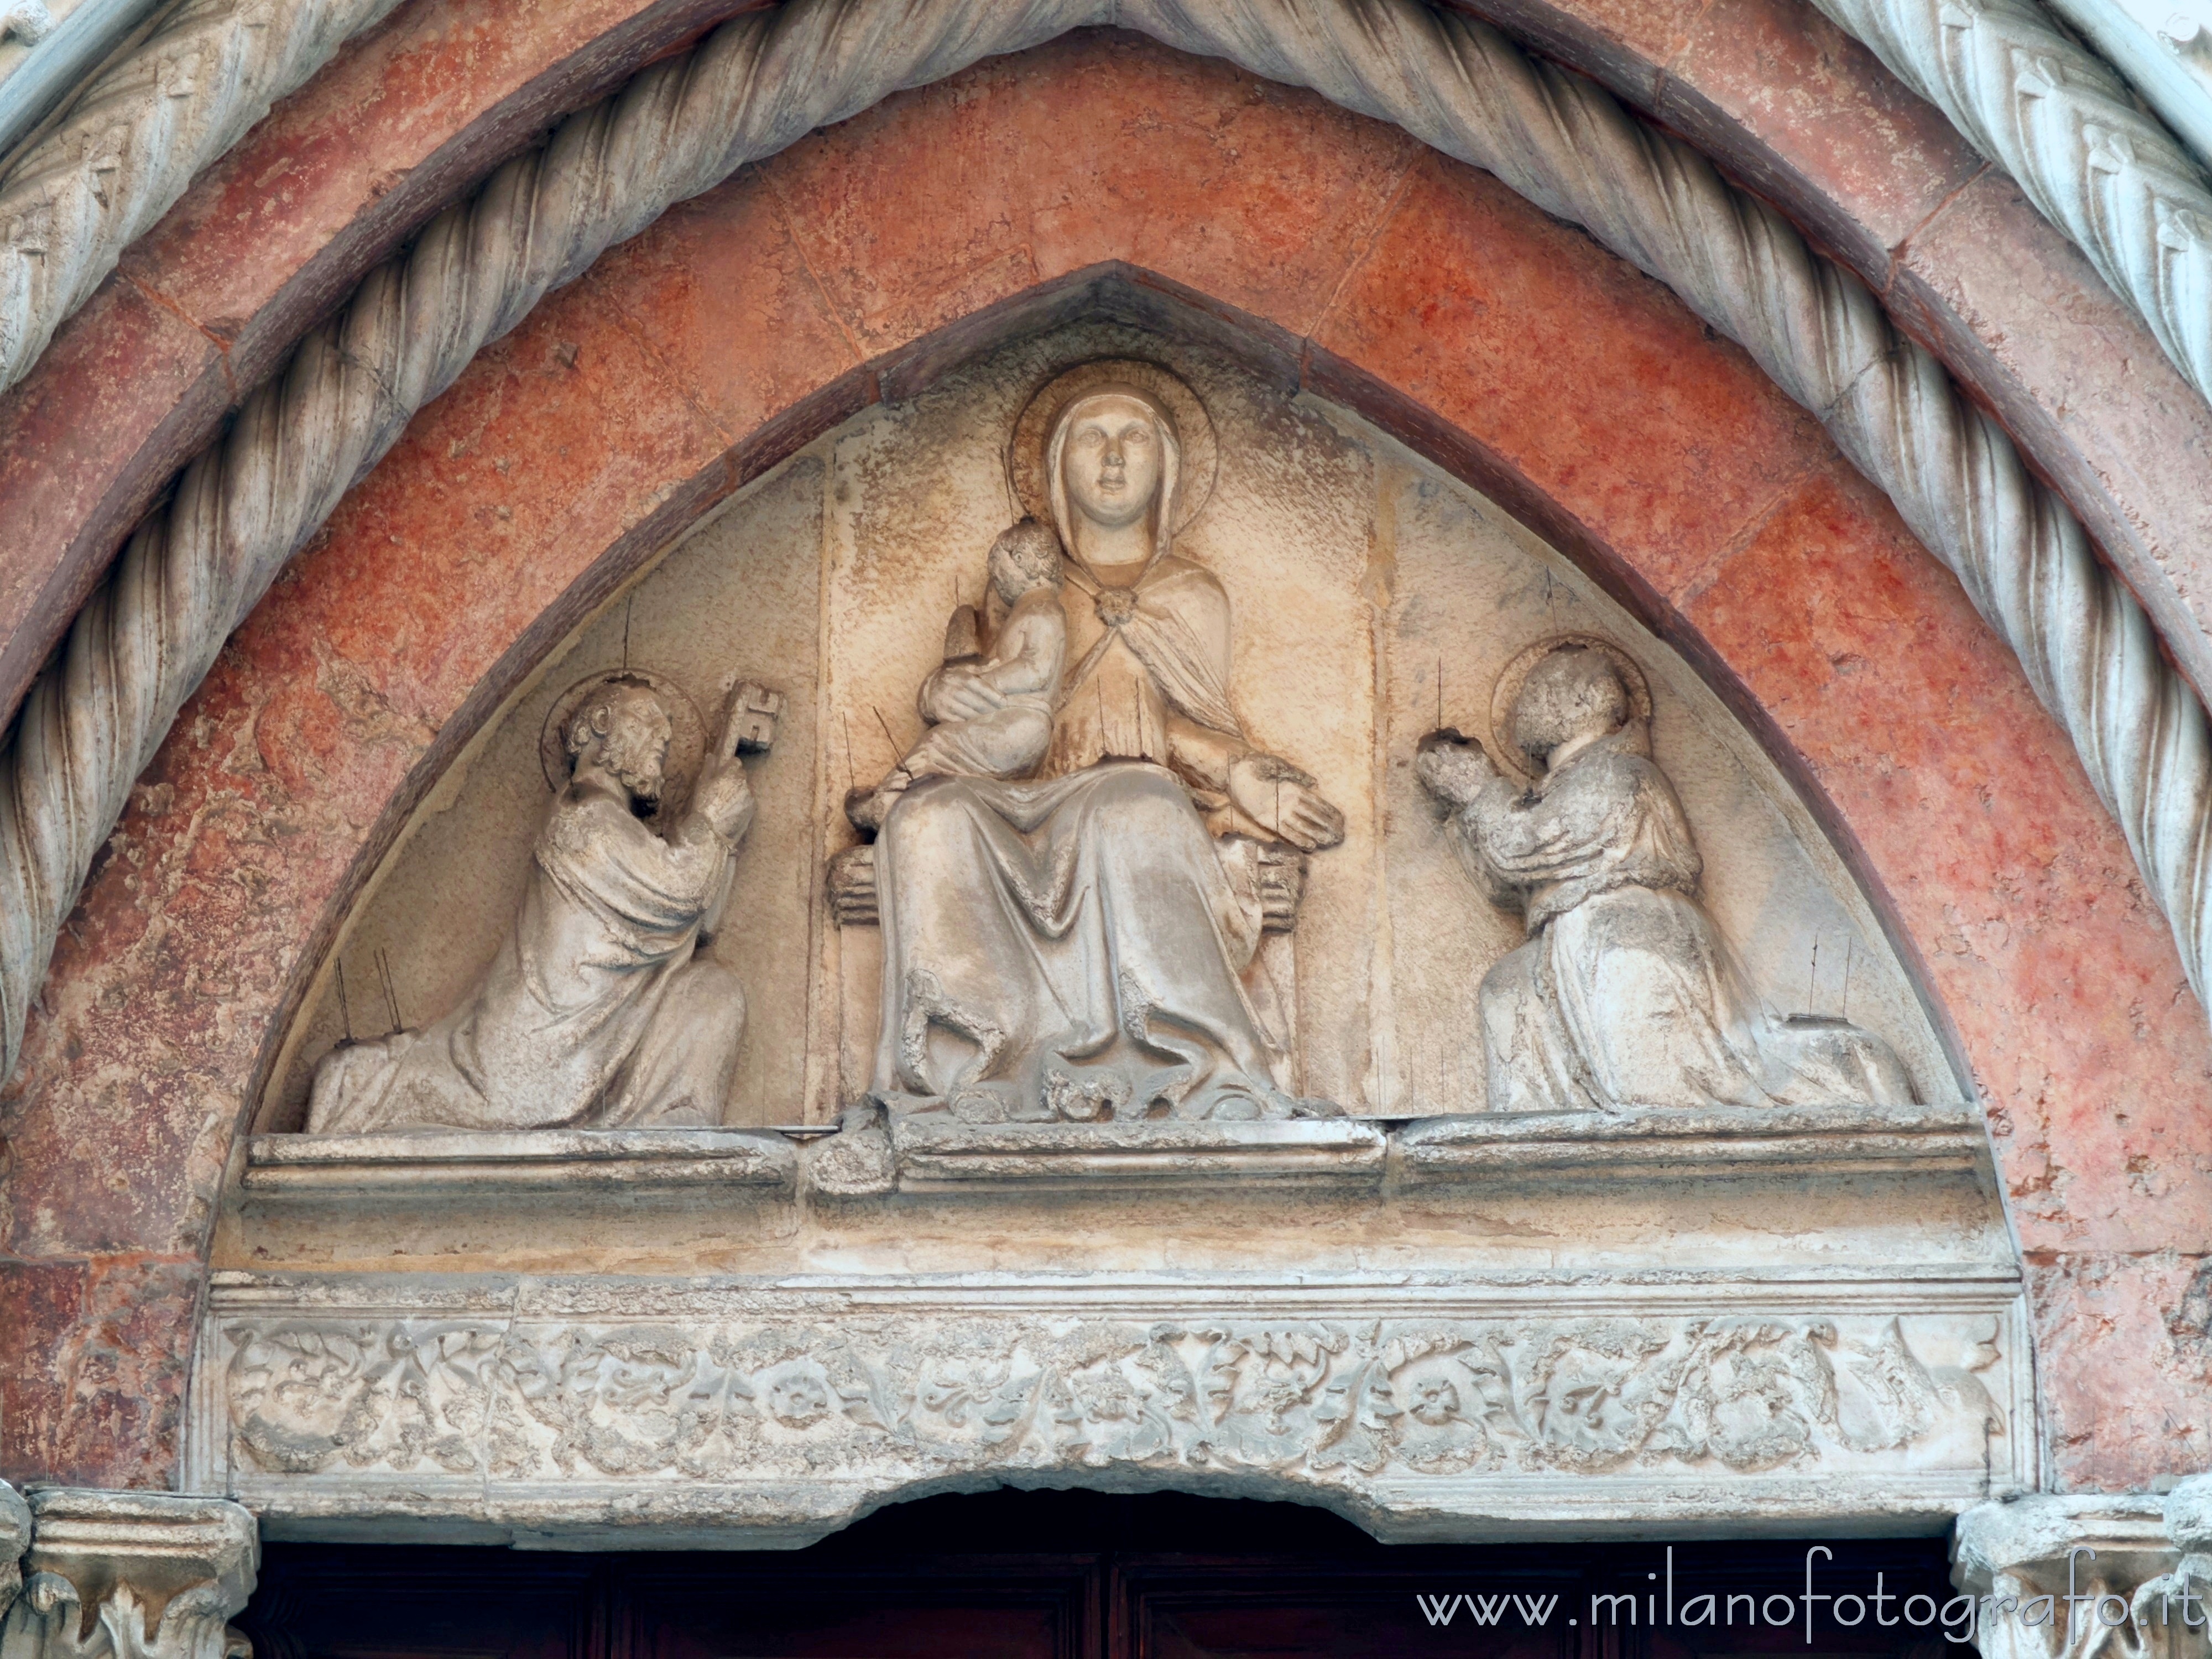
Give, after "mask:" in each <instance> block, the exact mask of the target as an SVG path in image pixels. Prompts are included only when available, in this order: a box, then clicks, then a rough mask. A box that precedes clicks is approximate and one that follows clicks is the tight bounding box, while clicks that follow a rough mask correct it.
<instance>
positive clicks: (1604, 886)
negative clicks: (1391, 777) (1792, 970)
mask: <svg viewBox="0 0 2212 1659" xmlns="http://www.w3.org/2000/svg"><path fill="white" fill-rule="evenodd" d="M1650 720H1651V696H1650V690H1649V688H1648V686H1647V685H1646V684H1645V681H1644V676H1643V673H1642V671H1640V670H1639V669H1638V666H1637V665H1636V664H1635V662H1634V660H1633V659H1631V658H1630V657H1629V656H1628V655H1627V653H1625V652H1623V651H1622V650H1620V647H1617V646H1615V645H1613V643H1612V642H1611V641H1606V640H1602V639H1600V638H1598V637H1596V636H1595V635H1566V636H1561V637H1559V638H1554V639H1550V640H1544V641H1539V642H1537V643H1536V644H1534V645H1533V646H1531V647H1528V649H1527V650H1526V651H1523V652H1522V653H1521V654H1520V655H1519V656H1518V657H1517V658H1516V659H1515V660H1514V661H1513V662H1512V663H1511V664H1510V665H1508V666H1507V668H1506V670H1505V671H1504V673H1503V674H1502V675H1501V676H1500V677H1499V679H1498V686H1497V690H1496V694H1495V696H1494V697H1493V699H1492V720H1491V724H1492V745H1491V747H1490V748H1489V749H1488V750H1486V749H1485V748H1484V746H1483V745H1482V744H1480V743H1478V742H1474V741H1471V740H1469V739H1468V738H1465V737H1462V735H1461V734H1460V733H1459V732H1455V731H1449V730H1444V731H1438V732H1432V733H1431V734H1430V735H1429V736H1428V737H1426V738H1424V739H1423V740H1422V742H1421V744H1420V749H1419V755H1418V757H1417V759H1416V762H1415V767H1416V771H1417V775H1419V779H1420V781H1421V782H1422V784H1423V786H1424V787H1425V788H1426V789H1427V790H1428V791H1429V793H1431V795H1433V796H1434V797H1435V798H1436V799H1437V800H1438V801H1439V802H1441V803H1442V804H1443V806H1444V808H1445V809H1446V810H1447V811H1448V813H1449V823H1450V828H1451V831H1452V834H1453V837H1454V840H1455V843H1456V845H1457V848H1458V849H1459V851H1460V853H1461V854H1462V857H1463V860H1464V862H1465V864H1466V866H1467V868H1468V872H1469V873H1470V874H1471V875H1472V876H1473V877H1474V880H1475V881H1476V883H1477V884H1479V885H1480V887H1481V889H1482V890H1483V891H1484V893H1485V894H1486V896H1488V897H1489V899H1490V900H1491V902H1492V903H1495V904H1498V905H1500V906H1503V907H1504V908H1509V909H1511V910H1515V911H1518V912H1520V913H1521V914H1522V915H1523V916H1524V917H1525V918H1526V921H1527V924H1528V942H1527V943H1525V944H1523V945H1521V946H1519V947H1518V948H1517V949H1516V950H1513V951H1510V952H1508V953H1507V954H1506V955H1505V956H1504V957H1502V958H1501V959H1500V960H1498V962H1496V963H1493V964H1492V966H1491V968H1490V969H1489V970H1488V972H1487V973H1486V974H1485V975H1484V977H1483V981H1482V986H1481V992H1480V1009H1481V1018H1482V1031H1483V1044H1484V1048H1485V1052H1486V1059H1487V1069H1488V1078H1489V1104H1490V1109H1492V1110H1493V1111H1524V1112H1564V1111H1586V1110H1590V1109H1619V1108H1623V1107H1632V1106H1661V1107H1667V1106H1679V1107H1704V1106H1765V1105H1770V1104H1789V1105H1814V1104H1832V1103H1875V1104H1882V1105H1889V1104H1908V1103H1911V1100H1912V1087H1911V1081H1910V1080H1909V1079H1908V1078H1907V1077H1906V1075H1905V1068H1904V1066H1902V1065H1901V1064H1900V1063H1899V1060H1898V1058H1897V1056H1896V1054H1894V1053H1893V1051H1892V1050H1891V1048H1890V1047H1889V1045H1888V1044H1887V1043H1886V1042H1883V1041H1882V1040H1881V1038H1880V1037H1878V1036H1875V1035H1874V1034H1873V1033H1872V1032H1870V1031H1867V1030H1862V1029H1861V1028H1859V1027H1858V1026H1856V1025H1853V1024H1850V1023H1849V1022H1848V1021H1845V1020H1843V1019H1840V1018H1826V1017H1810V1016H1802V1015H1801V1016H1792V1017H1790V1018H1778V1017H1776V1016H1775V1015H1773V1014H1772V1013H1771V1012H1769V1011H1768V1010H1767V1008H1766V1006H1765V1004H1763V1003H1762V1002H1761V1001H1760V1000H1759V999H1758V998H1757V997H1756V996H1755V995H1754V994H1753V993H1752V991H1751V989H1750V988H1749V987H1748V986H1747V983H1746V981H1745V975H1744V973H1743V970H1742V969H1741V967H1740V966H1739V965H1738V963H1737V962H1736V959H1735V955H1734V953H1733V952H1732V951H1730V949H1729V945H1728V942H1727V941H1726V940H1725V939H1723V937H1722V935H1721V933H1720V931H1719V930H1718V929H1717V927H1714V925H1713V923H1712V921H1711V918H1710V917H1709V916H1707V915H1706V914H1705V909H1704V908H1703V907H1702V906H1701V905H1700V904H1699V901H1698V886H1699V878H1700V876H1701V875H1702V873H1703V868H1704V866H1703V860H1701V859H1700V858H1699V853H1698V848H1697V843H1696V842H1695V840H1694V839H1693V838H1692V836H1691V832H1690V826H1689V821H1688V819H1687V818H1686V817H1685V815H1684V813H1683V811H1682V807H1681V803H1680V801H1679V800H1678V799H1676V796H1675V793H1674V786H1673V784H1672V783H1671V782H1670V781H1668V777H1667V775H1666V773H1665V772H1664V771H1662V769H1660V767H1659V766H1658V765H1657V763H1655V762H1654V761H1653V760H1652V758H1651V739H1650Z"/></svg>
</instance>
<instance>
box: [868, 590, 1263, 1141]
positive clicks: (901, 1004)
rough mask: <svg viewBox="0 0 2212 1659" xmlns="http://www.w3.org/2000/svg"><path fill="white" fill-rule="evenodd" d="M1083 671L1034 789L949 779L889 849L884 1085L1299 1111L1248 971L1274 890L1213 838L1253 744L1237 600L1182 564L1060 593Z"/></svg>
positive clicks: (1065, 694)
mask: <svg viewBox="0 0 2212 1659" xmlns="http://www.w3.org/2000/svg"><path fill="white" fill-rule="evenodd" d="M1062 598H1063V603H1064V604H1065V605H1066V611H1067V618H1068V646H1067V655H1068V659H1069V663H1070V667H1069V670H1068V672H1067V675H1066V680H1065V682H1064V685H1063V689H1062V693H1061V696H1060V702H1059V706H1058V708H1057V709H1056V710H1055V713H1054V721H1053V731H1052V739H1051V743H1050V745H1049V747H1048V751H1047V755H1046V758H1045V761H1044V763H1043V765H1042V768H1041V769H1040V772H1039V775H1038V777H1037V779H1036V781H1032V782H1022V783H999V782H993V781H986V780H974V779H964V778H948V777H940V778H933V779H928V780H926V781H922V782H921V783H917V784H916V785H915V786H914V787H913V788H912V789H910V790H908V792H907V793H906V794H905V795H904V796H903V797H902V798H901V799H900V800H899V801H898V803H897V804H896V805H895V806H893V807H892V808H891V811H890V814H889V816H888V817H886V818H885V820H884V828H883V834H882V836H881V839H880V840H879V841H878V843H877V848H876V883H877V895H878V911H879V914H880V915H881V918H882V926H883V939H884V981H883V997H884V1019H883V1025H882V1032H881V1036H880V1039H879V1041H878V1048H877V1054H876V1066H875V1082H874V1092H875V1094H876V1095H877V1096H878V1097H879V1098H881V1099H883V1100H884V1101H885V1102H886V1103H888V1104H890V1105H891V1106H893V1107H894V1108H896V1109H900V1110H927V1109H951V1111H952V1112H953V1113H954V1114H955V1115H958V1116H961V1117H963V1118H969V1119H975V1120H978V1121H997V1120H1009V1119H1012V1120H1023V1119H1038V1120H1042V1119H1060V1118H1091V1117H1105V1116H1142V1115H1147V1114H1148V1113H1151V1114H1158V1113H1159V1112H1163V1111H1164V1112H1168V1113H1171V1114H1173V1115H1177V1116H1182V1117H1209V1116H1213V1117H1254V1116H1261V1115H1267V1116H1280V1115H1285V1114H1287V1113H1289V1112H1291V1111H1292V1110H1294V1109H1298V1108H1297V1103H1294V1102H1292V1101H1291V1099H1290V1098H1289V1097H1287V1096H1286V1095H1285V1094H1284V1092H1283V1091H1281V1090H1280V1088H1279V1086H1278V1085H1277V1079H1276V1076H1275V1066H1276V1063H1277V1060H1278V1055H1277V1054H1276V1053H1275V1051H1274V1050H1273V1048H1272V1046H1271V1044H1270V1042H1269V1039H1268V1037H1267V1034H1266V1033H1265V1031H1264V1030H1263V1028H1262V1024H1261V1019H1260V1018H1259V1015H1258V1013H1257V1012H1255V1007H1254V1005H1253V1001H1252V999H1251V997H1250V995H1249V993H1248V991H1247V988H1246V985H1245V983H1244V980H1243V975H1244V972H1245V969H1247V967H1248V966H1249V964H1250V963H1251V961H1252V957H1253V953H1254V951H1255V949H1256V948H1257V946H1258V944H1259V938H1260V912H1259V907H1258V903H1257V895H1256V892H1249V891H1243V890H1239V889H1238V888H1237V887H1236V886H1234V885H1233V884H1231V881H1230V879H1229V878H1228V877H1227V876H1226V875H1225V873H1224V871H1223V866H1222V863H1221V860H1220V859H1219V858H1218V856H1217V855H1216V853H1215V850H1214V843H1213V840H1212V833H1211V831H1210V829H1209V823H1208V818H1207V817H1205V816H1202V815H1201V808H1202V809H1204V811H1205V812H1206V813H1207V814H1211V815H1212V829H1238V830H1241V831H1243V832H1244V833H1248V834H1251V835H1254V836H1264V835H1265V834H1266V833H1267V831H1266V829H1265V827H1264V826H1262V825H1258V824H1253V823H1249V822H1246V821H1244V820H1243V819H1242V818H1241V817H1238V816H1237V814H1235V813H1234V812H1233V811H1231V809H1230V807H1229V805H1228V802H1227V796H1226V793H1225V791H1226V787H1227V781H1228V772H1229V766H1230V763H1231V762H1232V761H1234V760H1236V759H1237V758H1238V757H1242V756H1243V755H1244V754H1246V753H1248V752H1249V748H1250V745H1249V744H1247V743H1246V742H1245V741H1244V739H1243V735H1242V733H1241V732H1240V731H1239V730H1238V727H1237V719H1236V716H1235V715H1234V714H1233V713H1231V710H1230V708H1229V704H1228V699H1227V696H1226V693H1225V684H1226V681H1227V678H1228V669H1229V640H1230V635H1229V601H1228V596H1227V594H1226V593H1225V592H1224V591H1223V589H1222V586H1221V584H1220V582H1219V581H1218V580H1216V579H1215V577H1214V576H1213V575H1212V574H1211V573H1210V572H1208V571H1206V570H1205V569H1203V568H1200V567H1199V566H1197V565H1195V564H1192V563H1190V562H1188V561H1187V560H1183V559H1180V558H1176V557H1174V556H1165V557H1162V558H1160V559H1159V560H1158V561H1157V562H1155V563H1153V564H1152V566H1151V567H1150V568H1148V569H1147V570H1146V573H1145V574H1143V576H1141V577H1140V578H1139V580H1138V581H1137V582H1136V584H1135V586H1133V587H1132V588H1127V589H1108V590H1105V591H1104V592H1103V593H1101V594H1099V595H1097V597H1096V598H1094V595H1093V593H1092V592H1090V591H1087V588H1086V586H1081V585H1078V584H1076V583H1074V582H1071V583H1070V585H1069V586H1067V587H1066V589H1065V590H1064V592H1063V595H1062Z"/></svg>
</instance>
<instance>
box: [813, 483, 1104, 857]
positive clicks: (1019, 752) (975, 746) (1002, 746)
mask: <svg viewBox="0 0 2212 1659" xmlns="http://www.w3.org/2000/svg"><path fill="white" fill-rule="evenodd" d="M988 568H989V574H990V583H991V589H992V592H994V594H996V596H997V597H998V599H999V602H1000V605H1003V606H1004V607H1005V610H1006V615H1005V617H1004V619H1003V620H1001V621H1000V623H999V626H998V628H997V629H996V630H994V633H993V635H992V638H991V648H990V650H989V651H988V652H987V653H983V654H981V655H971V654H961V655H951V654H948V656H947V659H946V661H945V665H944V666H943V667H942V668H939V670H938V671H936V672H935V673H934V674H933V675H932V676H931V677H930V678H929V679H928V680H927V682H926V683H925V684H923V686H922V690H921V704H922V706H923V707H924V708H927V707H929V706H930V703H931V701H932V698H933V694H934V693H935V691H936V690H937V689H938V688H939V686H940V685H942V684H945V683H946V682H948V681H951V680H953V679H956V678H957V679H959V680H961V681H963V682H964V683H965V684H967V685H969V686H970V687H972V688H974V689H975V691H977V692H978V693H979V694H981V696H982V697H983V699H985V700H986V701H988V702H992V703H993V704H994V707H992V708H990V709H989V710H988V711H987V713H984V714H977V715H975V716H973V717H971V718H969V719H967V720H943V721H939V723H938V724H936V725H934V726H931V727H930V728H929V729H928V731H927V732H924V733H923V734H922V737H921V742H919V743H917V744H915V746H914V747H913V748H912V749H911V750H908V753H907V756H906V757H905V758H904V759H903V760H902V761H900V762H899V763H898V764H897V765H896V766H895V767H893V768H892V769H891V770H890V775H889V776H887V777H886V778H884V781H882V782H881V783H879V784H878V785H877V786H876V787H875V788H874V789H872V790H866V791H860V790H856V791H854V797H853V799H851V800H850V801H849V802H848V804H847V807H846V811H847V815H848V817H851V819H852V820H853V822H854V823H855V824H857V825H858V826H860V828H861V829H881V828H882V827H883V822H884V818H885V817H887V816H888V815H889V814H890V810H891V807H892V806H893V805H895V804H896V802H897V800H898V798H899V797H900V796H901V795H902V794H904V793H906V792H907V790H908V789H909V788H911V787H913V786H914V785H915V784H916V783H919V782H921V780H923V779H924V778H936V777H954V778H997V779H1001V780H1004V779H1010V778H1021V777H1026V776H1028V775H1029V774H1030V773H1031V772H1033V771H1035V770H1036V767H1037V763H1039V762H1040V761H1042V759H1043V758H1044V754H1045V750H1046V748H1047V746H1048V745H1049V744H1050V743H1051V741H1052V716H1053V704H1054V700H1055V699H1056V698H1057V697H1058V696H1059V695H1060V675H1061V673H1062V671H1063V670H1064V669H1065V668H1066V661H1067V615H1066V611H1063V610H1062V609H1061V608H1060V538H1059V536H1058V535H1057V534H1056V533H1055V532H1054V530H1053V528H1052V526H1050V525H1048V524H1040V523H1039V522H1038V521H1037V520H1035V519H1028V518H1025V519H1024V520H1022V521H1021V522H1020V523H1019V524H1017V525H1015V526H1012V527H1011V528H1010V529H1007V530H1006V531H1004V532H1000V536H999V538H998V539H997V540H996V541H994V542H993V543H992V544H991V553H990V560H989V567H988ZM962 614H963V617H964V616H966V615H968V614H969V613H968V612H966V611H963V613H962Z"/></svg>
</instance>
